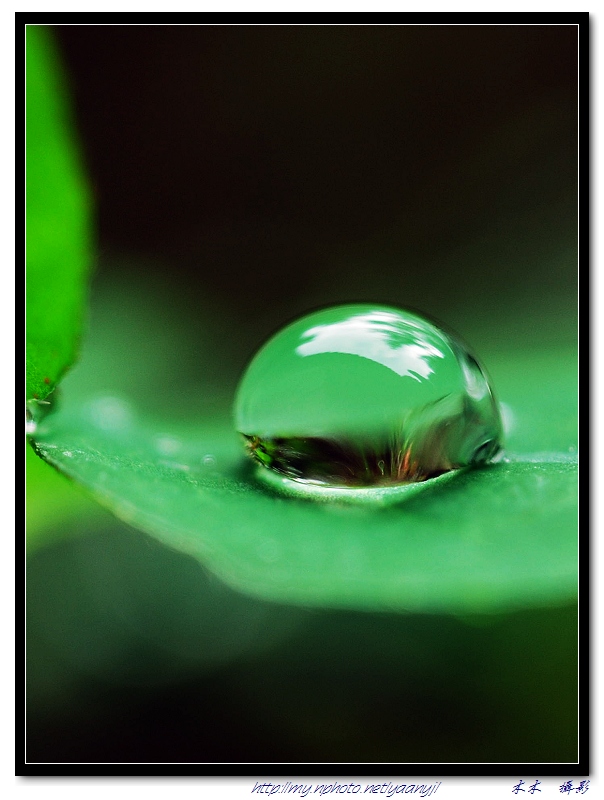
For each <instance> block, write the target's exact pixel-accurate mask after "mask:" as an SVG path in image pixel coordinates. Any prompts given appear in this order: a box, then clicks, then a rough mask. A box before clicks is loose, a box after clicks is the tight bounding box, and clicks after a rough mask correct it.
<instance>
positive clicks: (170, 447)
mask: <svg viewBox="0 0 604 800" xmlns="http://www.w3.org/2000/svg"><path fill="white" fill-rule="evenodd" d="M155 445H156V447H157V449H158V450H159V452H160V453H162V454H163V455H164V456H173V455H175V454H176V453H178V451H179V450H180V448H181V447H182V442H181V441H180V440H179V439H176V438H174V436H157V437H156V439H155Z"/></svg>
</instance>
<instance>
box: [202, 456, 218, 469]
mask: <svg viewBox="0 0 604 800" xmlns="http://www.w3.org/2000/svg"><path fill="white" fill-rule="evenodd" d="M203 465H204V467H215V466H216V458H215V457H214V456H213V455H212V454H211V453H207V454H206V455H205V456H204V457H203Z"/></svg>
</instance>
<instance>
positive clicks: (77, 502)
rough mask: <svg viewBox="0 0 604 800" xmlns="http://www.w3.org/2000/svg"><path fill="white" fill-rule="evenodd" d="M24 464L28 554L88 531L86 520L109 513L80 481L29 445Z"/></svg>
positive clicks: (96, 519)
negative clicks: (46, 459)
mask: <svg viewBox="0 0 604 800" xmlns="http://www.w3.org/2000/svg"><path fill="white" fill-rule="evenodd" d="M25 468H26V480H27V498H26V500H27V503H26V521H27V552H28V554H30V553H32V552H33V551H34V550H36V549H37V548H38V547H39V546H40V545H42V544H49V543H51V542H53V541H56V540H57V539H59V538H64V536H65V535H69V536H73V535H75V534H76V533H80V532H83V531H85V530H86V529H87V525H86V523H92V522H93V521H94V522H95V523H96V522H98V521H101V520H103V519H105V518H106V517H108V516H110V515H109V514H108V512H107V511H105V509H103V508H102V507H101V506H99V504H98V503H96V502H95V501H94V500H92V499H91V498H90V497H89V495H88V494H87V493H86V492H85V491H84V490H83V489H82V487H81V486H79V484H77V483H74V482H73V481H68V480H66V479H65V476H64V475H61V474H59V473H58V472H57V471H56V470H55V469H53V468H52V467H50V466H49V465H48V464H46V463H45V462H44V461H42V460H41V459H40V458H38V456H36V454H35V453H34V451H33V450H32V448H31V447H29V446H27V450H26V457H25ZM75 520H78V521H79V522H80V525H79V526H74V525H73V524H71V523H73V522H74V521H75Z"/></svg>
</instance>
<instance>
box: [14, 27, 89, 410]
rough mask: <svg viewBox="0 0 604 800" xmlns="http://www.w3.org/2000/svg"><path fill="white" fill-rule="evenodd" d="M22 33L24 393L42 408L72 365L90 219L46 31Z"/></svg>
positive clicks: (55, 57) (56, 63) (60, 79)
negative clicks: (24, 46)
mask: <svg viewBox="0 0 604 800" xmlns="http://www.w3.org/2000/svg"><path fill="white" fill-rule="evenodd" d="M26 33H27V66H26V89H27V95H26V136H27V140H26V145H27V147H26V169H27V189H26V192H27V209H26V212H27V236H26V246H27V387H26V390H27V398H28V399H31V398H37V399H40V400H43V399H44V398H45V397H47V395H48V394H50V392H52V390H53V389H54V387H55V386H56V384H57V382H58V380H59V379H60V378H61V376H62V374H63V373H64V371H65V369H67V367H69V365H70V364H71V363H72V362H73V360H74V359H75V357H76V351H77V345H78V339H79V336H80V332H81V327H82V315H83V310H84V306H85V302H86V294H87V291H86V287H87V277H88V272H89V268H90V262H91V221H90V220H91V214H90V198H89V192H88V189H87V186H86V183H85V180H84V176H83V171H82V167H81V164H80V158H79V156H78V152H77V147H76V140H75V135H74V132H73V127H72V124H71V120H70V116H69V109H68V104H67V100H66V93H65V82H64V78H63V75H62V73H61V69H60V64H59V61H58V55H57V52H56V50H55V45H54V41H53V39H52V35H51V30H50V28H48V27H47V26H44V25H28V26H27V28H26Z"/></svg>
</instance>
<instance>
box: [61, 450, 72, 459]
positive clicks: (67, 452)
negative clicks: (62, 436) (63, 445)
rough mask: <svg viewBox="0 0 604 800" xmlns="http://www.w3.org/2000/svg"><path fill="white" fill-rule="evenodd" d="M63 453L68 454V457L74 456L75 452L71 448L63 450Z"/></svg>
mask: <svg viewBox="0 0 604 800" xmlns="http://www.w3.org/2000/svg"><path fill="white" fill-rule="evenodd" d="M63 455H64V456H67V458H72V457H73V453H72V452H71V450H63Z"/></svg>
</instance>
